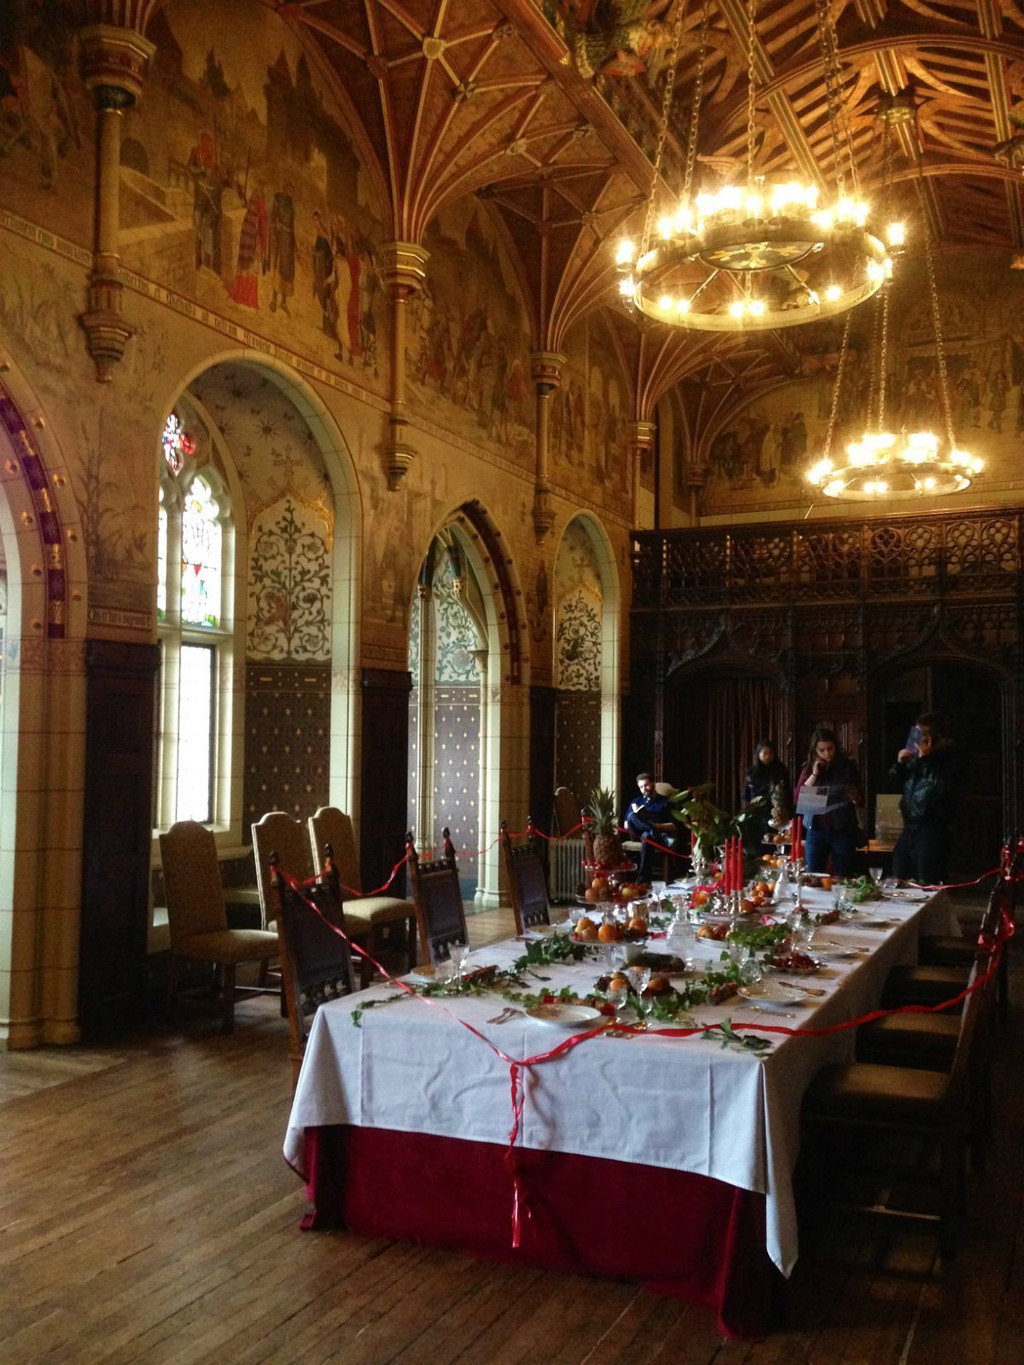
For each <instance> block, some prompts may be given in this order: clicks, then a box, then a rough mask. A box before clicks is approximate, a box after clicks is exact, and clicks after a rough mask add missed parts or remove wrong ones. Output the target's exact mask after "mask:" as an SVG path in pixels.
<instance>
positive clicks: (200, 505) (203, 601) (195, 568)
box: [181, 475, 222, 627]
mask: <svg viewBox="0 0 1024 1365" xmlns="http://www.w3.org/2000/svg"><path fill="white" fill-rule="evenodd" d="M218 512H219V508H218V507H217V502H216V499H215V498H214V496H213V492H212V490H211V488H210V485H209V484H208V483H207V482H206V480H205V479H204V478H202V477H201V476H198V475H197V476H196V478H194V479H193V480H192V486H191V487H190V488H189V490H188V494H187V495H186V497H185V504H184V506H183V508H182V512H181V620H182V624H183V625H189V626H213V627H216V626H219V625H220V578H221V559H222V554H221V550H222V536H221V528H220V523H219V522H218V520H217V517H218Z"/></svg>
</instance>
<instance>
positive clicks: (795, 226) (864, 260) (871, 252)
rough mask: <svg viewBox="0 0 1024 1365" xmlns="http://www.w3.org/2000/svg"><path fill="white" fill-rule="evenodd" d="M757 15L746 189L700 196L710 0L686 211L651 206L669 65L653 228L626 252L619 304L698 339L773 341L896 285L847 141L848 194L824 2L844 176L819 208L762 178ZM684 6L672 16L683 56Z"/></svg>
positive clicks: (751, 1)
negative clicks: (778, 333)
mask: <svg viewBox="0 0 1024 1365" xmlns="http://www.w3.org/2000/svg"><path fill="white" fill-rule="evenodd" d="M756 8H757V0H748V5H747V25H748V28H747V77H748V85H747V174H746V181H745V184H743V185H726V186H724V187H722V188H721V189H719V190H717V191H716V192H714V193H700V194H696V195H694V194H693V193H692V183H693V170H694V162H695V159H696V149H697V124H698V115H699V108H700V98H701V91H702V88H703V80H704V65H705V60H706V51H707V32H708V4H707V0H705V3H704V7H703V19H702V30H701V42H700V48H699V53H698V60H697V71H696V79H695V85H694V97H693V103H692V106H691V115H690V126H689V135H688V139H687V150H686V169H685V177H684V185H683V192H682V195H681V197H680V200H679V204H678V206H677V208H676V209H675V211H674V212H673V213H671V214H668V215H664V216H662V217H661V218H660V219H658V221H657V227H656V230H655V216H656V215H655V196H656V190H657V185H658V181H659V176H660V169H661V159H662V152H663V150H664V143H665V132H666V128H667V123H668V115H669V108H670V105H671V100H672V88H673V82H674V77H675V65H674V62H670V64H669V69H668V74H667V79H666V89H665V98H664V102H663V107H662V125H661V129H660V134H659V139H658V144H657V150H656V154H655V164H654V176H653V180H652V184H651V194H650V199H649V202H648V210H647V219H646V223H645V226H644V231H643V236H642V239H641V241H640V243H639V245H638V244H637V243H635V242H633V241H623V242H620V243H619V246H618V249H617V251H616V258H615V260H616V266H617V268H618V270H619V273H620V277H621V278H620V281H619V292H620V294H621V295H622V297H623V298H624V299H625V300H626V301H627V303H628V304H629V305H630V306H631V307H633V308H635V309H637V310H638V311H639V312H641V313H643V314H645V315H646V316H648V317H650V318H654V319H656V320H657V321H659V322H664V323H669V324H671V325H674V326H679V327H686V328H691V329H694V330H697V331H710V332H732V331H765V330H769V329H774V328H779V327H793V326H797V325H799V324H801V323H805V322H812V321H815V320H817V319H819V318H827V317H831V316H834V315H835V314H838V313H842V312H845V311H846V310H848V309H850V308H852V307H853V306H854V305H855V304H858V303H861V302H862V301H863V300H865V299H868V298H870V297H871V295H872V294H874V293H876V292H877V290H878V289H880V288H881V286H882V284H883V283H884V282H885V280H886V279H888V278H889V276H890V274H891V270H892V264H891V261H890V258H889V255H888V252H887V250H886V247H885V245H883V242H882V239H881V237H880V236H879V234H878V233H877V232H876V231H875V230H874V229H873V228H872V227H871V225H870V222H869V208H868V205H867V203H866V202H865V201H864V200H863V199H862V198H861V197H860V195H859V193H858V192H857V189H856V167H855V163H854V159H853V153H852V147H851V146H850V140H849V137H848V136H847V148H846V155H847V159H848V162H849V170H850V178H851V185H852V186H853V188H852V190H851V191H850V192H849V193H848V192H847V189H846V184H845V176H844V171H843V157H842V156H841V149H840V145H839V129H840V127H841V126H845V113H844V111H843V108H842V92H841V88H840V87H841V71H840V65H839V59H838V53H837V50H836V43H835V33H834V29H833V26H832V20H831V17H830V10H829V4H828V0H818V13H819V28H820V39H821V48H822V58H823V63H824V68H825V78H826V90H827V96H828V119H829V124H830V126H831V130H832V143H833V153H834V162H835V171H836V182H837V183H836V196H835V199H834V200H833V201H832V202H830V203H826V204H824V205H823V204H821V203H819V199H820V190H819V187H818V186H817V185H815V184H804V183H800V182H798V181H795V180H793V179H792V178H786V177H781V178H775V177H767V176H763V175H759V174H757V173H756V170H755V164H754V163H755V142H756V125H755V120H754V108H755V89H756V85H755V79H756V60H755V54H756V28H755V21H756ZM681 16H682V0H679V5H678V9H677V15H676V24H675V39H674V46H675V49H676V50H677V49H678V45H679V33H680V22H681Z"/></svg>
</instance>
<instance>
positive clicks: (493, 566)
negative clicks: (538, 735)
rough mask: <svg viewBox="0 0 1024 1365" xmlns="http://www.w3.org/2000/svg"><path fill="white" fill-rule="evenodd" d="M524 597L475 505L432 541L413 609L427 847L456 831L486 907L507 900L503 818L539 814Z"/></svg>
mask: <svg viewBox="0 0 1024 1365" xmlns="http://www.w3.org/2000/svg"><path fill="white" fill-rule="evenodd" d="M520 601H521V591H520V590H519V589H518V587H517V586H516V583H515V579H514V577H513V566H512V564H511V561H510V560H509V558H508V556H507V554H506V553H505V551H504V549H503V544H502V536H501V533H500V531H499V530H498V528H497V527H496V526H495V525H494V523H493V521H492V520H491V518H490V516H489V514H488V513H487V512H486V510H485V509H484V508H483V507H482V506H481V505H480V504H479V503H477V502H472V503H465V504H463V506H462V507H460V508H458V509H457V510H456V511H455V512H454V513H452V514H451V515H450V516H449V517H448V518H446V519H445V522H444V524H443V525H442V526H441V527H440V529H439V530H438V532H437V534H436V535H435V536H434V537H433V538H432V540H431V543H430V546H429V548H428V550H427V553H426V555H425V556H424V559H423V561H422V565H421V569H420V574H419V579H418V583H417V590H416V596H415V599H414V602H413V610H412V613H411V622H412V624H411V628H410V656H409V667H410V672H411V673H412V678H413V690H412V695H411V698H410V749H409V752H410V768H409V814H410V827H411V828H413V830H414V831H415V833H416V836H417V841H418V842H419V843H420V844H421V845H422V846H430V845H431V844H435V843H436V842H437V840H438V838H439V835H440V831H441V829H442V828H443V827H444V826H445V825H448V826H449V827H450V828H451V829H452V833H453V838H454V839H455V843H456V846H457V848H458V849H459V851H460V869H461V871H462V874H463V895H464V897H466V898H467V899H469V898H472V899H474V900H475V901H476V903H477V904H478V905H479V906H488V905H496V904H497V903H498V900H499V876H500V868H499V858H498V850H497V846H496V840H497V834H498V827H499V824H500V821H501V819H502V818H506V819H508V820H509V821H510V822H511V823H512V824H513V825H514V826H516V825H518V824H519V823H521V822H522V821H523V820H524V819H525V816H526V813H527V812H526V809H525V806H526V795H527V789H528V772H527V768H526V737H527V706H526V696H527V692H528V689H527V687H526V682H527V679H526V678H525V677H524V664H525V660H524V658H523V654H522V644H521V641H522V631H521V623H520V619H519V616H520V612H519V605H518V604H519V602H520ZM474 855H478V856H474Z"/></svg>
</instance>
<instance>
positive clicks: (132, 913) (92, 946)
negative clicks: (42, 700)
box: [78, 640, 160, 1037]
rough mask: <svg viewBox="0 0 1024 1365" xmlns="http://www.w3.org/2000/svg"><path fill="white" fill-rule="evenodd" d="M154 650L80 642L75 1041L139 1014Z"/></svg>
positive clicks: (150, 818)
mask: <svg viewBox="0 0 1024 1365" xmlns="http://www.w3.org/2000/svg"><path fill="white" fill-rule="evenodd" d="M159 664H160V651H159V648H158V646H157V645H132V644H123V643H113V642H110V641H106V640H89V641H87V642H86V651H85V668H86V680H87V690H86V743H85V815H84V820H83V831H82V833H83V843H84V852H83V858H82V927H81V945H80V949H79V1006H78V1008H79V1020H80V1024H81V1028H82V1032H83V1034H84V1035H85V1036H86V1037H88V1036H90V1035H95V1034H96V1033H97V1032H99V1031H101V1030H102V1029H104V1028H107V1027H111V1026H116V1025H120V1024H124V1023H126V1022H130V1021H131V1020H132V1019H134V1018H136V1017H137V1016H138V1015H139V1014H140V1013H141V1012H142V1005H143V1001H144V997H145V968H146V936H147V926H148V918H149V854H150V846H151V842H152V836H153V763H154V754H155V726H154V716H155V703H156V675H157V670H158V668H159Z"/></svg>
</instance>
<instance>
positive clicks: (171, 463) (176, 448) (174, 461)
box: [163, 412, 196, 474]
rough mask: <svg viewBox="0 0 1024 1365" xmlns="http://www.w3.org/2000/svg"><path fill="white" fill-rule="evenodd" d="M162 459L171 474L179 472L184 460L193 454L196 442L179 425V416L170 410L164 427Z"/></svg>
mask: <svg viewBox="0 0 1024 1365" xmlns="http://www.w3.org/2000/svg"><path fill="white" fill-rule="evenodd" d="M163 447H164V459H165V460H166V461H167V468H168V469H169V470H170V471H171V473H172V474H180V473H181V471H182V470H183V469H184V468H185V460H186V458H187V457H188V456H189V455H194V454H195V449H196V443H195V441H193V439H192V437H191V436H189V435H188V433H187V432H186V431H185V428H184V427H183V426H182V425H181V418H180V417H179V416H178V414H177V413H176V412H172V413H171V415H170V417H168V419H167V424H166V425H165V427H164V437H163Z"/></svg>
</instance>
